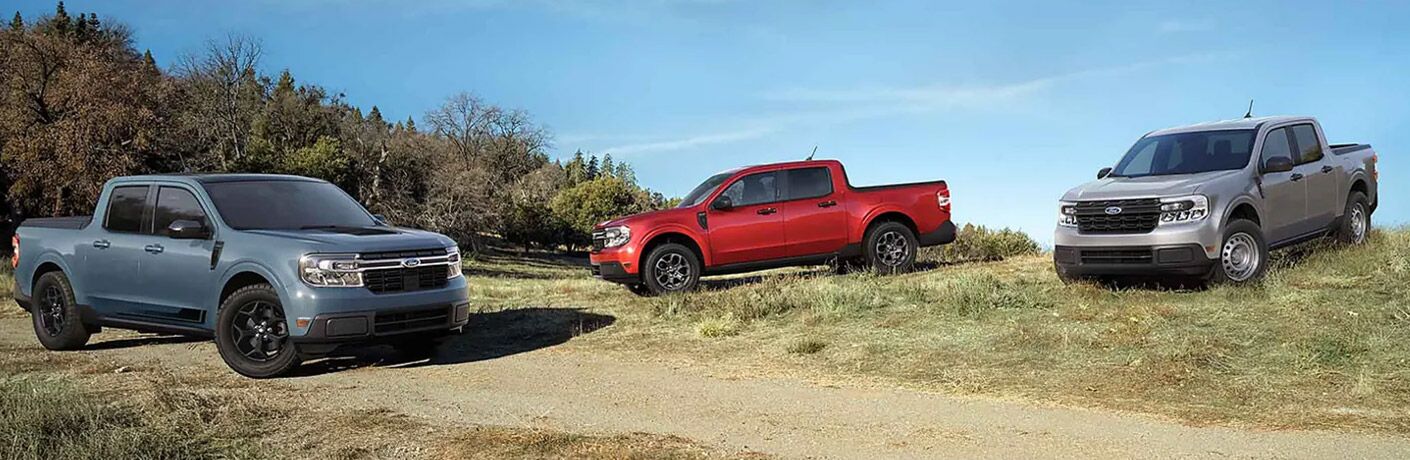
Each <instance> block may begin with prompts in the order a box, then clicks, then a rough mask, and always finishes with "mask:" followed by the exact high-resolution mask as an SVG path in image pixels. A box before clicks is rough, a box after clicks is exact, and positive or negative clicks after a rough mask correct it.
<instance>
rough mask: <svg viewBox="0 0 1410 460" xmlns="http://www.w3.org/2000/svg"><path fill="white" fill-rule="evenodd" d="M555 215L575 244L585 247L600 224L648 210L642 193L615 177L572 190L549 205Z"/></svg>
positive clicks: (565, 192)
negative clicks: (569, 230)
mask: <svg viewBox="0 0 1410 460" xmlns="http://www.w3.org/2000/svg"><path fill="white" fill-rule="evenodd" d="M549 208H551V209H552V210H553V214H554V215H556V216H557V217H558V218H559V219H562V220H563V222H565V223H566V224H567V225H568V227H569V228H570V229H571V231H572V234H571V236H570V237H569V238H567V240H568V242H569V243H572V244H579V245H581V244H586V243H587V240H588V236H589V235H590V234H591V232H592V227H593V226H594V225H597V224H598V223H599V222H603V221H606V220H609V219H614V218H617V217H621V216H625V215H628V214H635V213H638V212H641V211H643V210H645V209H646V208H645V207H644V206H643V205H642V195H641V193H640V189H638V188H637V187H636V186H634V185H632V184H628V183H626V182H625V181H623V180H621V179H618V178H615V177H603V178H598V179H594V180H590V181H587V182H583V183H581V184H578V185H576V186H573V187H571V188H569V189H567V190H563V191H562V192H559V193H558V196H555V197H553V201H551V202H549Z"/></svg>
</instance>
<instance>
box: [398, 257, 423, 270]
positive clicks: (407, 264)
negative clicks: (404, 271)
mask: <svg viewBox="0 0 1410 460" xmlns="http://www.w3.org/2000/svg"><path fill="white" fill-rule="evenodd" d="M417 265H421V259H402V261H401V266H403V267H406V268H411V267H415V266H417Z"/></svg>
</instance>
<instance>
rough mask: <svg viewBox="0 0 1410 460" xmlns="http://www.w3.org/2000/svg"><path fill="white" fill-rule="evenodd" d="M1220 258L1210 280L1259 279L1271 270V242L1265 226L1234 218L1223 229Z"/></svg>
mask: <svg viewBox="0 0 1410 460" xmlns="http://www.w3.org/2000/svg"><path fill="white" fill-rule="evenodd" d="M1220 241H1221V242H1220V246H1219V260H1217V261H1215V262H1214V267H1212V268H1211V269H1210V274H1209V276H1208V278H1207V281H1209V282H1211V283H1214V284H1245V283H1251V282H1254V281H1257V280H1258V279H1259V278H1262V277H1263V275H1264V274H1265V273H1267V271H1268V242H1267V241H1265V240H1264V239H1263V229H1261V228H1259V227H1258V224H1255V223H1253V222H1252V221H1249V220H1243V219H1239V220H1235V221H1233V222H1230V223H1229V225H1228V226H1227V227H1225V228H1224V237H1223V238H1222V239H1221V240H1220Z"/></svg>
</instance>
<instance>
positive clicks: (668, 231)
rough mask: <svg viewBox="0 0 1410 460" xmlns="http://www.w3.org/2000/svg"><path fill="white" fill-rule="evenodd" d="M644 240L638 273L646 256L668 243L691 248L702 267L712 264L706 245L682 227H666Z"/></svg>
mask: <svg viewBox="0 0 1410 460" xmlns="http://www.w3.org/2000/svg"><path fill="white" fill-rule="evenodd" d="M643 241H645V243H643V244H642V245H641V253H640V254H637V273H641V270H642V267H644V266H645V264H646V257H647V256H648V255H650V254H651V250H652V249H655V248H656V247H657V246H660V245H662V244H666V243H680V244H682V245H684V246H685V247H687V248H690V250H691V252H694V253H695V257H696V258H697V259H699V260H700V265H701V267H702V268H703V267H708V266H710V261H709V255H708V254H706V253H705V245H703V244H701V243H700V240H699V239H698V238H696V237H695V236H694V235H691V234H690V233H689V232H686V231H683V230H682V229H679V228H664V229H661V230H658V231H656V232H654V233H652V234H651V236H649V237H647V238H645V239H643Z"/></svg>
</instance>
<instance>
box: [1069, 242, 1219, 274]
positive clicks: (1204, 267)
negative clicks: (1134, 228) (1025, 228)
mask: <svg viewBox="0 0 1410 460" xmlns="http://www.w3.org/2000/svg"><path fill="white" fill-rule="evenodd" d="M1217 260H1218V259H1210V258H1208V257H1205V255H1204V249H1203V248H1202V247H1201V246H1200V245H1198V244H1176V245H1154V246H1082V247H1077V246H1056V247H1054V248H1053V262H1054V263H1056V264H1057V269H1058V270H1060V271H1062V272H1063V273H1064V274H1067V275H1078V276H1085V275H1132V276H1140V275H1186V276H1199V275H1204V274H1207V273H1209V270H1210V268H1211V267H1213V266H1214V263H1215V261H1217Z"/></svg>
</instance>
